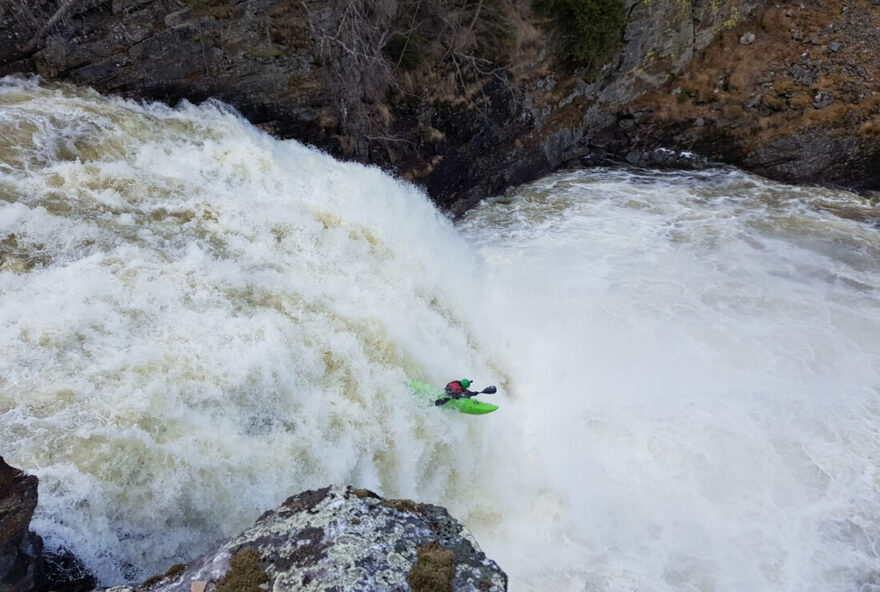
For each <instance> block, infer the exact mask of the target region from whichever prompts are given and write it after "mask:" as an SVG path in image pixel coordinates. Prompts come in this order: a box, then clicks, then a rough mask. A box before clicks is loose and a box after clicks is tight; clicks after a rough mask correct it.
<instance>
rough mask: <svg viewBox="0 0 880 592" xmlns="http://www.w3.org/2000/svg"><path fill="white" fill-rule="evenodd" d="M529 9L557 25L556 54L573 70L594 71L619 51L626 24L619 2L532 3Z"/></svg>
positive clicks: (554, 0) (546, 0) (565, 0)
mask: <svg viewBox="0 0 880 592" xmlns="http://www.w3.org/2000/svg"><path fill="white" fill-rule="evenodd" d="M533 7H534V9H535V11H536V12H537V13H538V14H540V15H543V16H546V17H549V18H552V19H553V21H554V22H555V23H556V24H557V25H558V26H559V28H560V30H561V31H562V36H563V38H562V46H561V48H560V54H561V57H562V59H563V61H565V62H566V63H567V64H568V65H569V66H571V67H573V68H586V69H587V70H588V71H590V72H596V71H597V70H598V69H599V68H601V67H602V65H604V64H605V63H607V62H608V60H610V59H611V57H612V56H613V55H614V54H615V53H616V52H617V50H618V49H620V46H621V44H622V40H623V27H624V25H625V24H626V9H625V7H624V5H623V1H622V0H534V3H533Z"/></svg>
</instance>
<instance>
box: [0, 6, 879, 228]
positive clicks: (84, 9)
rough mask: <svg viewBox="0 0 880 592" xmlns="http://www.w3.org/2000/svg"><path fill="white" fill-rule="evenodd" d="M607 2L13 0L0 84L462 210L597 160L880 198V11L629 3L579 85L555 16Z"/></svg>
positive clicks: (4, 26) (0, 46)
mask: <svg viewBox="0 0 880 592" xmlns="http://www.w3.org/2000/svg"><path fill="white" fill-rule="evenodd" d="M596 1H598V0H579V2H561V1H547V0H544V3H543V4H544V5H545V9H544V10H541V11H538V12H536V10H534V9H533V3H532V2H531V1H529V0H522V1H518V0H474V1H470V2H464V3H462V2H453V1H452V0H439V1H437V2H431V3H421V2H403V1H395V0H387V1H380V0H358V1H357V2H349V1H346V0H309V1H307V2H292V1H287V0H156V1H150V0H112V1H110V0H106V1H102V0H63V1H54V0H44V1H42V2H25V1H24V0H4V3H3V4H2V5H0V6H2V8H0V11H2V14H0V75H3V74H11V73H16V72H20V73H30V72H37V73H39V74H41V75H42V76H44V77H46V78H49V79H59V80H66V81H72V82H75V83H78V84H84V85H88V86H92V87H94V88H96V89H98V90H100V91H102V92H110V93H117V94H121V95H124V96H128V97H137V98H144V99H158V100H162V101H167V102H171V103H174V102H176V101H178V100H180V99H189V100H191V101H195V102H198V101H202V100H205V99H208V98H216V99H219V100H222V101H224V102H227V103H229V104H231V105H233V106H234V107H235V108H237V109H238V110H240V111H241V113H242V114H243V115H244V116H245V117H247V118H248V119H249V120H251V121H252V122H254V123H255V124H257V125H261V126H262V127H263V128H264V129H266V130H267V131H270V132H272V133H273V134H275V135H277V136H279V137H291V138H296V139H298V140H301V141H304V142H307V143H310V144H313V145H316V146H318V147H320V148H322V149H324V150H327V151H328V152H330V153H331V154H333V155H335V156H337V157H339V158H343V159H349V160H357V161H361V162H365V163H372V164H377V165H379V166H381V167H383V168H385V169H387V170H389V171H392V172H394V173H396V174H397V175H399V176H401V177H403V178H406V179H409V180H412V181H414V182H416V183H419V184H421V185H423V186H424V187H426V189H427V190H428V191H429V193H430V194H431V195H432V197H433V198H434V199H435V201H437V203H438V204H439V205H440V206H442V207H444V208H445V209H447V210H449V211H451V212H452V213H454V214H457V213H461V212H462V211H464V210H466V209H467V208H468V207H470V206H471V205H473V204H474V203H476V201H478V200H479V199H480V198H481V197H484V196H486V195H489V194H493V193H498V192H500V191H502V190H503V189H504V188H505V187H507V186H509V185H511V184H517V183H521V182H524V181H528V180H530V179H533V178H535V177H537V176H539V175H542V174H545V173H547V172H549V171H552V170H554V169H556V168H558V167H561V166H566V165H577V164H579V163H581V162H583V161H584V160H586V161H590V160H595V159H596V158H597V157H605V156H609V155H610V156H613V157H618V158H623V159H626V160H628V161H629V162H632V163H635V164H676V162H677V161H676V159H672V161H670V157H669V152H668V151H665V150H663V149H664V148H668V149H672V150H674V151H692V152H694V153H696V154H700V155H703V156H706V157H708V158H711V159H714V160H720V161H724V162H730V163H733V164H737V165H740V166H743V167H745V168H747V169H751V170H755V171H757V172H760V173H762V174H764V175H766V176H769V177H774V178H778V179H782V180H787V181H796V182H816V183H833V184H841V185H848V186H855V187H870V188H873V187H877V186H878V184H880V178H878V176H877V175H878V174H877V172H876V171H877V170H878V167H877V165H878V164H880V141H878V132H880V97H878V96H877V95H876V93H875V91H874V90H873V89H874V88H875V86H876V76H877V74H878V72H880V59H878V58H876V57H875V56H874V53H876V52H874V48H876V47H877V41H878V39H877V33H876V31H877V30H878V28H877V25H878V24H880V6H877V5H876V4H877V3H876V0H874V1H873V2H869V1H867V0H864V1H861V2H850V3H841V2H838V1H834V0H832V1H831V2H819V1H818V0H803V1H801V2H788V1H781V2H778V3H772V6H771V3H768V2H767V1H766V0H722V1H718V0H683V1H682V0H675V1H672V0H650V1H648V0H625V1H624V2H623V3H622V5H621V6H620V9H621V14H622V19H621V24H622V26H621V27H620V30H619V31H617V30H613V31H611V33H610V35H611V37H610V38H611V39H612V40H613V39H618V41H617V42H615V43H612V44H611V45H609V47H607V48H605V49H607V50H608V51H607V52H606V53H602V54H596V55H593V56H591V60H592V61H590V60H587V62H588V63H589V65H588V66H586V67H585V66H583V65H582V66H581V67H578V64H572V63H571V62H570V60H566V59H565V57H564V56H565V53H564V51H563V50H564V49H565V42H566V30H565V22H564V18H561V17H564V16H565V14H564V11H562V9H561V8H559V7H560V6H563V5H565V6H571V5H578V6H582V5H587V4H590V2H596ZM611 5H612V2H611V1H610V0H609V1H607V2H605V3H604V4H602V6H611ZM535 6H539V5H538V3H535ZM547 6H549V9H547V8H546V7H547ZM554 10H555V11H556V15H555V17H554ZM600 32H601V31H600ZM602 33H605V37H608V35H609V33H608V32H607V31H605V32H602ZM569 38H570V34H569ZM587 50H589V47H588V48H587ZM597 56H600V57H601V59H599V57H597ZM609 56H610V57H609ZM597 60H598V61H597ZM587 62H585V63H587ZM599 63H602V65H601V66H598V65H597V64H599Z"/></svg>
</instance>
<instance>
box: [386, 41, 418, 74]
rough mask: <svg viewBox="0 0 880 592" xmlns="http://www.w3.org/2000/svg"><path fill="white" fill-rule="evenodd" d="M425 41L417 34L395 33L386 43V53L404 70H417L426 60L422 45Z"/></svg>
mask: <svg viewBox="0 0 880 592" xmlns="http://www.w3.org/2000/svg"><path fill="white" fill-rule="evenodd" d="M423 45H424V41H423V40H422V38H421V37H420V36H419V35H418V34H416V33H411V34H409V35H402V34H394V35H392V37H391V39H390V40H389V41H388V43H387V44H386V45H385V48H384V51H385V55H386V56H388V59H389V60H390V61H391V62H392V64H394V65H395V66H400V67H401V68H403V69H404V70H415V69H416V68H418V67H419V66H420V65H421V64H422V61H423V60H424V55H423V51H422V46H423Z"/></svg>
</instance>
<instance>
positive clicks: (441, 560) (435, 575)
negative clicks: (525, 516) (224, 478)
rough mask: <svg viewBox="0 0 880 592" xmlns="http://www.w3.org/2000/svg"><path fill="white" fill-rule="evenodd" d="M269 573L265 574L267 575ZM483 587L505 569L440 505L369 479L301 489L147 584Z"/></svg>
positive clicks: (216, 591)
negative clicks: (368, 483)
mask: <svg viewBox="0 0 880 592" xmlns="http://www.w3.org/2000/svg"><path fill="white" fill-rule="evenodd" d="M264 578H265V579H264ZM197 581H203V582H207V587H206V592H258V591H259V590H273V591H282V590H291V591H292V590H296V591H298V592H299V591H302V592H325V591H326V592H329V591H330V590H349V591H365V592H366V591H374V590H387V591H399V592H406V591H408V590H420V591H423V592H432V591H441V590H443V591H446V590H449V591H454V592H485V591H499V592H500V591H503V590H506V589H507V576H506V574H505V573H504V572H503V571H502V570H501V569H500V568H499V567H498V565H497V564H496V563H495V562H494V561H492V560H490V559H488V558H487V557H486V555H485V553H483V552H482V551H481V550H480V548H479V546H478V545H477V543H476V541H475V540H474V538H473V535H472V534H471V533H470V532H469V531H468V530H467V529H466V528H465V527H464V526H462V524H461V523H459V522H458V521H457V520H455V519H454V518H452V517H451V516H450V515H449V513H448V512H447V511H446V510H445V509H444V508H441V507H439V506H433V505H430V504H420V503H417V502H414V501H411V500H385V499H383V498H382V497H380V496H378V495H376V494H375V493H373V492H371V491H369V490H365V489H354V488H351V487H341V486H333V487H326V488H323V489H318V490H311V491H305V492H303V493H300V494H299V495H295V496H293V497H290V498H288V499H287V500H286V501H284V502H283V503H282V504H281V505H280V506H279V507H278V508H276V509H275V510H272V511H269V512H266V513H265V514H263V515H262V516H260V518H259V519H258V520H257V522H256V523H255V524H254V526H252V527H251V528H249V529H247V530H245V531H244V532H242V533H240V534H239V535H237V536H235V537H233V538H232V539H230V540H229V541H228V542H226V543H225V544H224V545H223V546H222V547H220V548H219V549H217V550H216V551H214V552H211V553H208V554H206V555H203V556H202V557H200V558H198V559H196V560H195V561H193V562H191V563H190V564H189V566H188V567H187V568H186V570H184V572H183V573H182V574H181V575H179V576H177V577H175V578H174V579H173V581H170V580H163V581H162V582H161V583H159V584H158V585H155V586H154V587H152V588H150V592H190V591H191V584H192V583H193V582H197Z"/></svg>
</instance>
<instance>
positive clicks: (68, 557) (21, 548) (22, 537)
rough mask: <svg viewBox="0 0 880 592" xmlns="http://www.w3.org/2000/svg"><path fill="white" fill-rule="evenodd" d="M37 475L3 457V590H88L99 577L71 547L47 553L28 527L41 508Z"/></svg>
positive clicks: (0, 505) (0, 524)
mask: <svg viewBox="0 0 880 592" xmlns="http://www.w3.org/2000/svg"><path fill="white" fill-rule="evenodd" d="M37 486H38V481H37V478H36V477H34V476H32V475H25V474H24V473H23V472H21V471H20V470H18V469H16V468H14V467H11V466H9V465H8V464H6V462H5V461H4V460H3V457H0V590H2V592H31V591H36V592H44V591H45V592H49V591H51V592H85V591H86V590H91V589H92V588H94V587H95V578H94V577H93V576H92V574H91V573H89V571H88V570H87V569H86V568H85V567H84V566H83V564H82V563H81V562H80V561H79V560H78V559H77V558H76V557H75V556H74V555H73V553H71V552H70V551H68V550H67V549H60V550H58V551H52V552H46V553H44V552H43V540H42V539H41V538H40V537H39V536H37V535H36V534H34V533H33V532H30V531H29V530H28V528H29V526H30V522H31V518H32V517H33V515H34V509H35V508H36V507H37Z"/></svg>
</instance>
